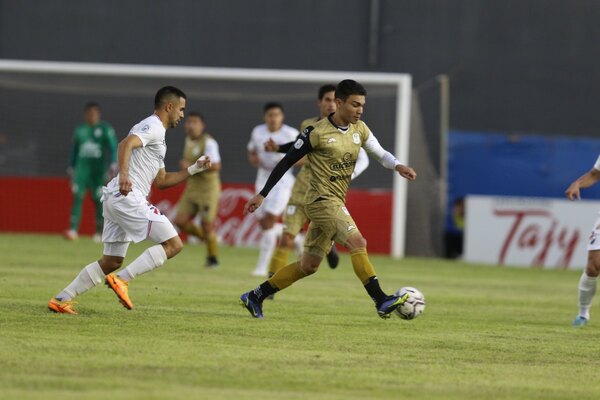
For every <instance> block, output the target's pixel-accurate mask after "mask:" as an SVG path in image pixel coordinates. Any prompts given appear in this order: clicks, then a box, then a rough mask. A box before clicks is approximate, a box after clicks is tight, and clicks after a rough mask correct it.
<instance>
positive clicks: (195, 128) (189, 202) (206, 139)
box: [175, 112, 221, 268]
mask: <svg viewBox="0 0 600 400" xmlns="http://www.w3.org/2000/svg"><path fill="white" fill-rule="evenodd" d="M205 128H206V125H205V123H204V117H203V116H202V115H201V114H200V113H197V112H190V113H188V116H187V117H186V119H185V133H186V135H187V137H186V139H185V146H184V148H183V158H182V159H181V161H180V166H181V168H182V169H185V168H187V167H189V166H190V165H192V164H194V163H195V162H196V160H197V159H198V157H199V156H200V155H202V154H205V155H206V156H208V157H209V158H210V162H211V167H210V168H209V169H208V170H206V171H205V172H204V173H202V174H197V175H194V176H193V177H190V178H189V179H188V180H187V182H186V187H185V191H184V192H183V194H182V195H181V198H180V199H179V204H178V205H177V215H176V216H175V225H177V227H179V229H181V230H182V231H184V232H186V233H188V234H191V235H194V236H196V237H197V238H198V239H200V240H202V241H204V242H206V248H207V254H208V256H207V258H206V264H205V266H206V267H208V268H216V267H218V266H219V261H218V259H217V256H218V243H217V234H216V232H215V227H214V221H215V218H216V216H217V208H218V206H219V198H220V197H221V178H220V177H219V171H220V170H221V155H220V154H219V144H218V143H217V141H216V140H215V139H214V138H213V137H212V136H211V135H209V134H208V133H207V132H205V131H204V130H205ZM196 215H199V216H200V226H198V225H196V224H195V223H194V221H193V219H194V217H195V216H196Z"/></svg>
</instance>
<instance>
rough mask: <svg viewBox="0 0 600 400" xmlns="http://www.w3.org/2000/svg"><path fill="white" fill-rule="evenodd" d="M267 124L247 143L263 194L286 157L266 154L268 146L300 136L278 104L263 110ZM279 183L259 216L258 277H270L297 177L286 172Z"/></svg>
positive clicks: (258, 184)
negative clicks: (266, 143)
mask: <svg viewBox="0 0 600 400" xmlns="http://www.w3.org/2000/svg"><path fill="white" fill-rule="evenodd" d="M263 117H264V121H265V123H264V124H261V125H258V126H256V127H255V128H254V129H253V130H252V134H251V136H250V141H249V142H248V146H247V149H248V161H249V162H250V165H252V166H253V167H256V168H257V169H258V172H257V174H256V183H255V187H256V190H257V191H258V190H260V189H261V188H262V187H263V186H264V184H265V182H266V181H267V178H268V177H269V174H270V173H271V171H272V170H273V168H274V167H275V165H277V163H278V162H279V161H280V160H281V159H282V158H283V156H284V155H283V154H278V153H273V152H268V151H266V150H265V147H264V144H265V142H267V141H269V139H272V140H273V141H274V142H275V143H277V144H284V143H287V142H290V141H293V140H294V139H295V138H296V137H297V136H298V131H297V130H296V129H294V128H292V127H291V126H288V125H286V124H284V123H283V121H284V113H283V106H282V105H281V104H279V103H275V102H270V103H267V104H265V106H264V114H263ZM280 178H281V179H280V180H279V182H278V183H277V184H276V185H274V187H273V188H272V192H271V196H269V199H267V200H265V204H264V206H263V207H262V208H261V209H260V210H259V211H258V212H257V213H256V216H257V218H258V222H259V224H260V227H261V229H262V237H261V239H260V252H259V255H258V261H257V263H256V268H255V269H254V271H253V272H252V275H255V276H267V272H268V268H269V261H270V260H271V255H272V254H273V250H274V249H275V244H276V243H277V236H279V234H280V231H281V224H276V222H277V220H278V219H279V218H280V217H281V214H283V211H284V210H285V206H286V205H287V203H288V200H289V198H290V194H291V191H292V187H293V186H294V180H295V178H294V175H293V174H292V171H286V172H285V173H284V174H283V175H282V176H281V177H280Z"/></svg>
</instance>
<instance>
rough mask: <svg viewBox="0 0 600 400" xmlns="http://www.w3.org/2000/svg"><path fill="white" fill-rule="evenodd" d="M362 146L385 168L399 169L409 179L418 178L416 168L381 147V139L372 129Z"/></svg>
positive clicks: (401, 174)
mask: <svg viewBox="0 0 600 400" xmlns="http://www.w3.org/2000/svg"><path fill="white" fill-rule="evenodd" d="M362 147H363V148H364V149H365V151H366V152H367V154H368V155H369V156H370V157H371V158H374V159H375V160H377V161H378V162H379V163H380V164H381V165H383V167H384V168H387V169H393V170H395V171H397V172H398V173H399V174H400V176H402V177H403V178H406V179H408V180H409V181H414V180H415V179H416V178H417V173H416V172H415V170H414V169H412V168H411V167H409V166H406V165H402V164H401V163H400V161H398V159H397V158H396V157H394V155H393V154H392V153H390V152H389V151H386V150H385V149H384V148H383V147H381V145H380V144H379V141H378V140H377V138H376V137H375V135H373V133H372V132H371V131H369V136H368V137H367V140H366V141H365V142H364V143H363V145H362Z"/></svg>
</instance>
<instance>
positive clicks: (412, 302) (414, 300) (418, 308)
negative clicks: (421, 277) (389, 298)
mask: <svg viewBox="0 0 600 400" xmlns="http://www.w3.org/2000/svg"><path fill="white" fill-rule="evenodd" d="M406 293H408V299H406V301H405V302H404V304H402V305H401V306H400V307H398V308H396V311H394V312H395V313H396V315H397V316H399V317H400V318H402V319H415V318H417V317H418V316H419V315H421V314H423V311H425V296H424V295H423V293H421V291H420V290H419V289H416V288H414V287H410V286H405V287H403V288H400V289H399V290H398V291H397V292H396V293H395V295H396V296H401V297H402V296H404V295H405V294H406Z"/></svg>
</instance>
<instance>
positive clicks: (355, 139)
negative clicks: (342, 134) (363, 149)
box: [352, 133, 360, 144]
mask: <svg viewBox="0 0 600 400" xmlns="http://www.w3.org/2000/svg"><path fill="white" fill-rule="evenodd" d="M352 141H353V142H354V143H355V144H360V135H359V134H358V133H353V134H352Z"/></svg>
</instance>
